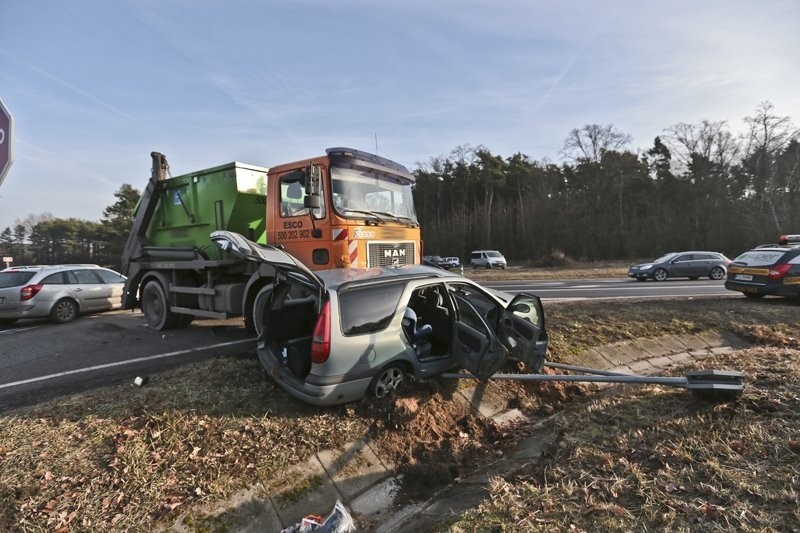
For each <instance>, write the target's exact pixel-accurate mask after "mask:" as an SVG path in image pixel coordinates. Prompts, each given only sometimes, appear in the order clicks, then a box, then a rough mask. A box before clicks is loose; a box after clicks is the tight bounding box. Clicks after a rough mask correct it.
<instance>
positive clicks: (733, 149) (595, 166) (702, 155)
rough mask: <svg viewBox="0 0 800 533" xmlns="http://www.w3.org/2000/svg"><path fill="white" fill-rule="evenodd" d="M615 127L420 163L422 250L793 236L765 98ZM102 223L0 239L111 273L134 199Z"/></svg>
mask: <svg viewBox="0 0 800 533" xmlns="http://www.w3.org/2000/svg"><path fill="white" fill-rule="evenodd" d="M630 143H631V137H630V135H628V134H626V133H624V132H621V131H619V130H618V129H616V128H615V127H614V126H613V125H611V124H609V125H598V124H587V125H585V126H583V127H582V128H576V129H573V130H572V131H570V132H569V134H568V135H567V137H566V139H565V140H564V145H563V149H562V155H563V157H564V162H563V163H560V164H556V163H552V162H549V161H547V160H540V161H537V160H534V159H531V158H530V157H528V156H527V155H524V154H522V153H516V154H513V155H511V156H510V157H505V158H504V157H502V156H500V155H498V154H494V153H492V152H491V151H490V150H489V149H488V148H485V147H483V146H479V147H470V146H459V147H456V148H455V149H453V150H452V152H451V153H450V154H449V155H448V156H439V157H435V158H431V159H430V161H429V162H428V163H426V164H418V168H417V169H416V170H415V171H414V174H415V175H416V177H417V182H416V185H415V187H414V200H415V205H416V210H417V216H418V218H419V221H420V224H421V226H422V236H423V240H424V250H425V253H426V254H428V255H433V254H437V255H444V256H459V257H461V258H462V259H466V258H467V257H468V254H469V252H470V251H471V250H476V249H497V250H500V251H502V252H503V254H504V255H505V256H506V258H507V259H509V260H510V261H513V262H526V263H530V264H534V265H557V264H563V263H564V262H566V261H568V260H569V259H576V260H581V261H596V260H613V259H634V258H648V257H649V258H652V257H655V256H657V255H660V254H662V253H664V252H667V251H680V250H692V249H702V250H714V251H720V252H723V253H725V254H727V255H728V256H729V257H733V256H735V255H738V253H740V252H741V251H744V250H746V249H748V248H751V247H752V246H754V245H756V244H759V243H765V242H774V241H775V239H776V238H777V236H778V235H781V234H784V233H800V209H798V208H797V206H798V200H799V199H800V197H799V195H800V130H797V129H795V127H794V125H793V124H792V121H791V118H790V117H788V116H780V115H778V114H776V112H775V109H774V106H773V105H772V104H771V103H769V102H763V103H762V104H760V105H759V106H758V107H757V108H756V110H755V112H754V113H753V115H752V116H749V117H746V118H745V119H744V132H743V133H741V134H738V135H737V134H734V133H733V132H732V130H731V128H730V126H729V125H728V124H727V122H725V121H716V122H715V121H708V120H704V121H702V122H700V123H697V124H686V123H680V124H676V125H673V126H670V127H668V128H665V129H664V131H663V134H662V135H660V136H658V137H656V138H655V139H654V141H653V145H652V147H650V148H649V149H647V150H646V151H641V150H637V151H635V150H633V149H631V148H630ZM114 196H115V198H116V201H115V202H114V203H113V204H111V205H110V206H108V207H107V208H106V209H105V210H104V211H103V218H102V220H100V221H99V222H94V221H88V220H81V219H74V218H70V219H59V218H55V217H53V216H52V215H50V214H48V213H45V214H41V215H29V216H28V217H27V218H26V219H24V220H17V221H16V223H15V225H14V226H13V227H7V228H5V229H4V230H3V231H2V232H0V254H2V255H3V256H12V257H14V264H16V265H24V264H35V263H40V264H55V263H85V262H91V263H99V264H103V265H106V266H111V267H117V266H119V263H120V255H121V253H122V248H123V246H124V244H125V241H126V239H127V235H128V232H129V230H130V226H131V222H132V220H133V210H134V207H135V205H136V202H137V201H138V199H139V196H140V193H139V191H138V190H137V189H135V188H133V187H132V186H131V185H128V184H123V185H122V186H121V187H120V189H119V190H118V191H116V192H115V193H114Z"/></svg>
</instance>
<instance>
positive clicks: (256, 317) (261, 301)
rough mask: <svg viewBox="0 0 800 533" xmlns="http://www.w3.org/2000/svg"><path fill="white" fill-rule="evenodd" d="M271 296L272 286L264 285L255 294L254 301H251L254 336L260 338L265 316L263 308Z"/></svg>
mask: <svg viewBox="0 0 800 533" xmlns="http://www.w3.org/2000/svg"><path fill="white" fill-rule="evenodd" d="M270 294H272V285H271V284H270V285H265V286H264V287H262V288H261V290H260V291H258V294H256V297H255V299H254V300H253V324H252V325H253V330H255V332H256V335H258V337H261V331H262V330H263V329H264V315H265V307H266V305H267V301H268V300H269V296H270Z"/></svg>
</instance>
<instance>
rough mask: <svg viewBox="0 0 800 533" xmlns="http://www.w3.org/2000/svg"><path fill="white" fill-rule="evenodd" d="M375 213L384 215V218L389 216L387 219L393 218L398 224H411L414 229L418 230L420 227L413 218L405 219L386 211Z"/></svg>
mask: <svg viewBox="0 0 800 533" xmlns="http://www.w3.org/2000/svg"><path fill="white" fill-rule="evenodd" d="M374 213H377V214H379V215H384V216H387V217H392V218H393V219H395V220H396V221H398V222H406V223H407V224H409V225H410V226H411V227H414V228H416V227H417V226H418V225H419V224H418V223H417V221H415V220H414V219H413V218H408V217H403V216H400V215H394V214H392V213H387V212H386V211H374Z"/></svg>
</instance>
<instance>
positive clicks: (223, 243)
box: [211, 231, 325, 290]
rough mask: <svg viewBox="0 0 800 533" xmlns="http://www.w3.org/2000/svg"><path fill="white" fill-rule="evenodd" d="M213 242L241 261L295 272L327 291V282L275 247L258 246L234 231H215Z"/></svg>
mask: <svg viewBox="0 0 800 533" xmlns="http://www.w3.org/2000/svg"><path fill="white" fill-rule="evenodd" d="M211 242H213V243H214V244H216V245H217V247H219V249H220V250H222V251H224V252H230V253H231V254H233V255H234V256H236V257H237V258H239V259H244V260H247V261H253V262H255V263H265V264H268V265H271V266H273V267H275V268H276V269H277V270H279V271H282V272H284V273H286V272H294V273H296V274H300V275H302V276H303V277H305V278H307V279H308V280H309V281H310V282H312V283H314V284H316V285H317V286H319V288H320V289H322V290H324V289H325V282H324V281H322V279H320V277H319V276H317V275H316V274H315V273H314V272H313V271H312V270H311V269H310V268H308V267H307V266H305V265H304V264H303V263H301V262H300V261H298V260H297V258H296V257H294V256H293V255H292V254H290V253H287V252H285V251H283V250H281V249H280V248H276V247H275V246H269V245H263V244H258V243H255V242H253V241H251V240H250V239H247V238H245V237H243V236H242V235H240V234H238V233H234V232H232V231H214V232H212V233H211Z"/></svg>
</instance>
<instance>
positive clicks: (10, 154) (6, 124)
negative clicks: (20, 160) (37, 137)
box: [0, 100, 14, 185]
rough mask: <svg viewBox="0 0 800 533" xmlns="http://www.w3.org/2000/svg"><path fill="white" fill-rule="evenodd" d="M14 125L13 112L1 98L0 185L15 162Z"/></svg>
mask: <svg viewBox="0 0 800 533" xmlns="http://www.w3.org/2000/svg"><path fill="white" fill-rule="evenodd" d="M13 126H14V120H13V118H12V117H11V113H9V111H8V109H6V106H5V105H3V101H2V100H0V185H2V184H3V180H4V179H5V177H6V173H7V172H8V169H9V168H10V167H11V163H13V162H14V150H13V144H12V142H13V137H12V134H13Z"/></svg>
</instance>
